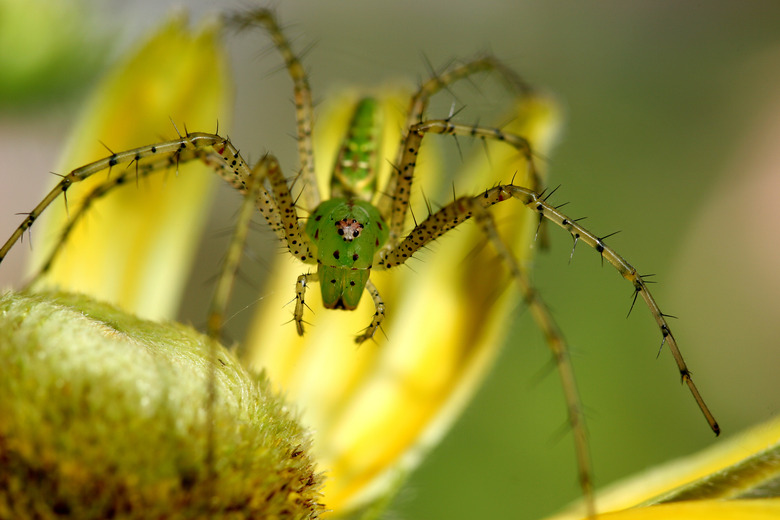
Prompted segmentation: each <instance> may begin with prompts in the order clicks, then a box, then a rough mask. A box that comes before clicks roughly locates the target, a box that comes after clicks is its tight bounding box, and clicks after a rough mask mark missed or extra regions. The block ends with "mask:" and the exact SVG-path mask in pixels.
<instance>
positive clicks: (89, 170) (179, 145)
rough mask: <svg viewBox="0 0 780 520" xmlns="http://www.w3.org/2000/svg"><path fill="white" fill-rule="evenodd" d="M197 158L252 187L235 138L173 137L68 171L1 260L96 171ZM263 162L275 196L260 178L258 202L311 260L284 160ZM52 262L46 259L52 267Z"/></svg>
mask: <svg viewBox="0 0 780 520" xmlns="http://www.w3.org/2000/svg"><path fill="white" fill-rule="evenodd" d="M195 159H199V160H201V161H203V162H205V163H206V164H207V165H209V166H211V167H212V168H214V170H215V171H216V173H217V174H218V175H219V176H220V177H222V178H223V179H224V180H226V181H227V182H228V183H229V184H230V185H231V186H233V187H234V188H236V189H238V190H239V191H240V192H242V193H247V190H248V186H250V185H252V181H251V179H252V176H253V175H254V173H253V171H252V170H250V168H249V166H248V165H247V164H246V162H245V161H244V160H243V158H242V157H241V155H240V154H239V152H238V150H237V149H236V148H235V147H234V146H233V145H232V144H231V143H230V141H229V140H228V139H225V138H223V137H221V136H219V135H216V134H206V133H191V134H187V135H186V136H184V137H181V138H179V139H175V140H172V141H166V142H163V143H158V144H155V145H149V146H143V147H140V148H135V149H132V150H128V151H125V152H119V153H115V154H113V155H111V156H109V157H105V158H103V159H100V160H98V161H95V162H92V163H90V164H87V165H85V166H82V167H80V168H76V169H75V170H73V171H71V172H70V173H69V174H68V175H65V176H64V177H63V178H62V180H61V181H60V182H59V183H58V184H57V185H56V186H55V187H54V188H53V189H52V190H51V191H50V192H49V193H48V194H47V195H46V197H44V199H43V200H42V201H41V202H40V203H39V204H38V205H37V206H36V207H35V208H34V209H33V210H32V211H31V212H30V213H29V214H28V215H27V217H26V218H25V219H24V220H23V221H22V223H21V224H20V225H19V227H17V229H16V230H15V231H14V233H13V234H12V235H11V237H10V238H9V239H8V240H7V241H6V243H5V244H4V245H3V246H2V248H0V262H2V260H3V258H5V256H6V255H7V253H8V251H9V250H10V249H11V247H13V245H14V244H15V243H16V242H17V241H18V240H19V238H20V237H21V236H22V235H23V234H24V232H25V231H26V230H27V229H29V228H30V227H31V226H32V225H33V223H34V222H35V221H36V220H37V218H38V217H39V216H40V215H41V213H43V211H44V210H45V209H46V208H47V207H48V206H49V205H50V204H51V203H52V202H53V201H54V200H56V199H57V197H59V196H60V195H62V194H64V193H65V192H67V190H68V189H69V188H70V186H71V185H73V184H74V183H77V182H80V181H82V180H84V179H86V178H88V177H90V176H92V175H94V174H96V173H99V172H102V171H107V170H109V171H110V170H111V169H112V168H113V167H114V166H118V165H121V164H132V163H134V162H136V163H138V174H139V175H146V174H150V173H153V172H155V171H162V170H164V169H166V168H167V167H168V166H170V165H178V164H183V163H185V162H189V161H193V160H195ZM261 163H262V167H261V168H260V170H259V171H261V172H262V174H263V175H267V177H268V179H269V182H270V185H271V192H272V194H273V195H272V194H271V193H268V191H266V190H265V188H264V187H263V186H262V184H263V182H262V179H261V180H260V181H259V182H258V183H256V185H255V186H253V188H252V192H253V193H256V194H257V195H256V198H255V200H254V202H255V205H256V207H257V209H258V210H259V211H260V213H261V214H262V215H263V216H264V217H265V219H266V221H267V222H268V224H269V226H270V227H271V228H272V229H273V230H274V231H275V232H276V234H277V236H278V237H279V238H280V239H281V240H283V241H285V242H286V243H287V247H288V249H289V250H290V252H291V253H292V254H293V255H295V256H296V258H299V259H301V260H304V261H307V260H308V261H310V259H311V253H310V252H309V243H308V240H307V239H306V238H305V236H304V235H303V234H302V232H301V230H300V228H299V225H298V217H297V214H296V211H295V206H294V204H293V200H292V195H291V194H290V190H289V188H288V187H287V181H286V179H285V178H284V176H283V175H282V173H281V170H280V168H279V163H278V161H277V160H276V159H275V158H274V157H272V156H270V155H269V156H266V157H264V158H263V159H261ZM135 171H136V170H135V169H129V170H126V171H125V172H123V173H122V174H121V175H120V177H121V180H119V181H117V180H116V179H113V180H112V179H109V180H108V181H106V184H105V187H100V186H99V187H98V188H96V189H95V190H94V191H93V193H92V194H90V195H88V197H87V201H88V202H87V203H88V204H90V203H91V202H92V201H93V200H95V199H96V198H98V197H100V196H102V195H104V194H105V193H106V192H107V191H109V190H110V189H112V188H114V187H117V186H119V185H121V184H123V183H126V181H127V178H128V177H129V176H130V175H134V174H135ZM83 214H84V213H83V211H82V210H79V211H78V212H77V213H76V215H75V218H76V219H79V218H81V216H82V215H83ZM71 229H72V225H69V226H67V227H66V229H65V231H64V235H63V236H62V237H61V239H60V242H62V241H63V240H65V239H66V238H67V234H69V233H70V231H71ZM58 249H59V248H58ZM49 263H50V262H47V265H48V264H49Z"/></svg>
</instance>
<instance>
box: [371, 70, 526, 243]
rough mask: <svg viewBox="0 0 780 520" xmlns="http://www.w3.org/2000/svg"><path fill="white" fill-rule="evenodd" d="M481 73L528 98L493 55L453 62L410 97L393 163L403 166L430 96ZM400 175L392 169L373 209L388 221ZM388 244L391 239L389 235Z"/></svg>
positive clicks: (523, 86)
mask: <svg viewBox="0 0 780 520" xmlns="http://www.w3.org/2000/svg"><path fill="white" fill-rule="evenodd" d="M481 72H495V73H496V74H498V76H499V77H500V78H501V79H502V80H503V81H504V83H505V84H506V86H507V89H508V90H509V91H510V92H511V93H512V94H515V95H519V96H521V97H525V96H528V95H530V93H531V91H532V89H531V87H530V86H529V85H528V83H526V82H525V81H524V80H523V79H522V78H521V77H520V76H518V75H517V73H516V72H514V71H513V70H511V69H510V68H509V67H507V66H506V65H504V64H503V63H502V62H501V61H500V60H498V59H497V58H496V57H495V56H491V55H487V56H481V57H478V58H476V59H473V60H471V61H467V62H465V63H457V64H453V65H451V66H449V67H447V68H446V69H445V70H443V71H442V72H440V73H438V74H435V75H433V76H432V77H431V78H429V79H428V80H427V81H425V82H424V83H423V84H422V85H420V88H419V89H418V90H417V92H416V93H415V94H414V95H413V96H412V99H411V100H410V102H409V108H408V109H407V115H406V122H405V124H404V126H403V127H402V128H405V129H406V130H405V132H406V133H405V134H403V135H402V136H401V143H400V147H399V149H398V155H397V157H396V160H395V163H393V164H403V158H404V153H405V150H406V147H405V146H404V143H405V142H406V140H407V137H408V135H409V133H411V132H412V131H413V130H412V127H413V126H414V125H416V124H419V123H421V122H422V121H423V117H424V114H425V110H426V109H427V108H428V103H429V102H430V99H431V97H433V96H434V95H435V94H436V93H438V92H440V91H441V90H443V89H447V88H449V86H450V85H452V84H454V83H456V82H457V81H459V80H462V79H468V78H470V77H472V76H474V75H476V74H479V73H481ZM400 175H401V171H400V170H398V169H393V171H392V172H391V173H390V177H389V179H388V181H387V184H386V185H385V187H384V189H383V190H382V196H381V197H380V199H379V201H378V203H377V207H378V208H379V211H380V212H381V213H382V215H383V216H384V217H385V218H386V219H387V220H388V221H389V220H390V219H389V218H388V217H389V215H390V214H391V210H392V207H393V204H394V201H395V200H396V199H395V198H394V197H392V195H391V194H393V193H395V192H396V184H397V183H398V178H399V176H400ZM391 241H393V237H392V236H391Z"/></svg>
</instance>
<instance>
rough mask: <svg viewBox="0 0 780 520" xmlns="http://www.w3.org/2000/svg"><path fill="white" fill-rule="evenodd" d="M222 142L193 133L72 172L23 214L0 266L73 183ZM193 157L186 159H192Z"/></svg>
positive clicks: (0, 255) (4, 248) (0, 249)
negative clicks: (131, 164) (120, 168)
mask: <svg viewBox="0 0 780 520" xmlns="http://www.w3.org/2000/svg"><path fill="white" fill-rule="evenodd" d="M223 140H224V138H222V137H220V136H218V135H216V134H205V133H193V134H188V135H187V136H186V137H182V138H179V139H175V140H173V141H166V142H164V143H158V144H156V145H150V146H143V147H141V148H135V149H133V150H128V151H125V152H120V153H115V154H112V155H110V156H109V157H105V158H103V159H100V160H97V161H95V162H92V163H90V164H87V165H85V166H82V167H80V168H76V169H75V170H73V171H71V172H70V173H69V174H68V175H65V176H64V177H62V180H61V181H60V182H59V183H58V184H57V185H56V186H55V187H54V188H52V190H51V191H49V193H48V194H47V195H46V196H45V197H44V198H43V200H42V201H41V202H39V203H38V205H37V206H35V208H34V209H33V210H32V211H31V212H30V213H28V214H27V217H26V218H25V219H24V221H22V223H21V224H20V225H19V227H17V228H16V230H14V232H13V234H12V235H11V237H10V238H9V239H8V240H7V241H6V242H5V244H3V246H2V247H0V262H2V261H3V259H4V258H5V257H6V255H7V254H8V251H10V249H11V247H13V245H14V244H15V243H16V242H17V241H18V240H19V238H20V237H21V236H22V234H24V232H25V231H27V230H28V229H29V228H30V227H31V226H32V225H33V223H34V222H35V220H36V219H37V218H38V217H39V216H40V215H41V213H43V211H44V210H45V209H46V208H47V207H48V206H49V205H50V204H51V203H52V202H53V201H54V200H55V199H57V197H59V196H60V195H61V194H63V193H65V192H66V191H67V190H68V188H70V186H71V185H73V184H74V183H77V182H80V181H82V180H84V179H86V178H87V177H90V176H92V175H94V174H95V173H98V172H101V171H105V170H110V169H111V168H113V167H114V166H116V165H118V164H123V163H132V162H134V161H140V160H142V159H145V158H147V157H153V156H156V155H171V156H173V157H176V156H177V154H181V153H182V152H184V151H185V150H198V149H204V148H206V147H210V146H212V145H214V144H217V143H219V142H220V141H223ZM194 155H195V154H193V156H191V157H187V159H190V160H191V159H192V158H193V157H194Z"/></svg>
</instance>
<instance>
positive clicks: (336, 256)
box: [333, 249, 339, 260]
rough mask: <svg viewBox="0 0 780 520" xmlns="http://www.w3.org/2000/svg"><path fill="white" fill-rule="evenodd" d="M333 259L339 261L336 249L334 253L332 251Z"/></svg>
mask: <svg viewBox="0 0 780 520" xmlns="http://www.w3.org/2000/svg"><path fill="white" fill-rule="evenodd" d="M333 258H335V259H336V260H338V259H339V250H338V249H336V250H335V251H333Z"/></svg>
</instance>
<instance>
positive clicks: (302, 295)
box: [293, 272, 320, 336]
mask: <svg viewBox="0 0 780 520" xmlns="http://www.w3.org/2000/svg"><path fill="white" fill-rule="evenodd" d="M319 279H320V277H319V275H318V274H317V273H316V272H314V273H306V274H302V275H300V276H299V277H298V280H297V281H296V282H295V311H294V312H293V321H294V322H295V329H296V330H297V331H298V335H299V336H303V308H304V307H306V288H307V287H308V286H309V284H312V283H315V282H318V281H319Z"/></svg>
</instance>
